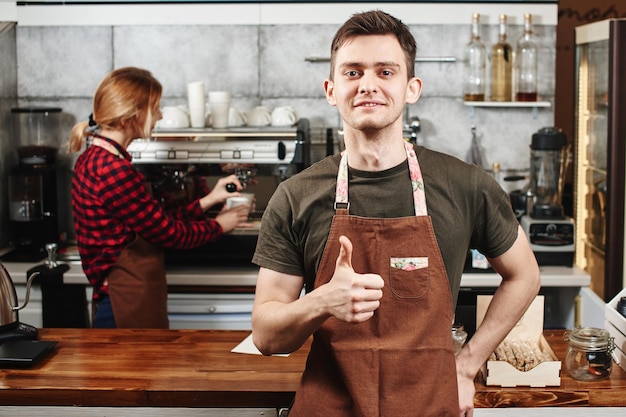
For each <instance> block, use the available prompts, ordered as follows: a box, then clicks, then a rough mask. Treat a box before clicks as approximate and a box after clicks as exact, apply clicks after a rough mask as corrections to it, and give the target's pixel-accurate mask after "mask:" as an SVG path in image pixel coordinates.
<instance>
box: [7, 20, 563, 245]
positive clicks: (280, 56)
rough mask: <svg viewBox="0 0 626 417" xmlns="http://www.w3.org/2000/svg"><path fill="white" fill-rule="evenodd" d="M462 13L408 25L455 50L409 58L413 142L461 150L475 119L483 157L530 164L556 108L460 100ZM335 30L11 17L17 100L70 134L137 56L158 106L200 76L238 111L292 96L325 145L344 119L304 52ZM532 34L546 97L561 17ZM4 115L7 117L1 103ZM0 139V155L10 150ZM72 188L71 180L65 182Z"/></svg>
mask: <svg viewBox="0 0 626 417" xmlns="http://www.w3.org/2000/svg"><path fill="white" fill-rule="evenodd" d="M469 20H470V18H469V16H468V24H467V25H411V30H412V32H413V33H414V35H415V37H416V40H417V43H418V55H419V56H422V57H439V56H446V57H455V58H456V59H457V61H456V62H452V63H449V62H446V63H431V62H428V63H417V64H416V73H417V74H418V75H419V76H420V77H421V78H422V80H423V82H424V90H423V93H422V97H421V98H420V100H419V101H418V103H416V104H414V105H412V106H411V107H410V109H409V114H410V115H411V116H419V118H420V120H421V126H422V127H421V132H420V135H419V138H418V142H419V143H420V144H424V145H426V146H428V147H430V148H433V149H436V150H441V151H443V152H446V153H450V154H452V155H455V156H457V157H459V158H461V159H465V156H466V154H467V152H468V150H469V148H470V144H471V130H470V129H471V126H472V125H475V126H476V128H477V133H478V137H479V145H480V147H481V148H482V151H483V157H484V161H485V165H486V166H487V167H489V166H491V164H492V163H493V162H499V163H500V164H501V166H502V167H503V169H523V168H526V167H527V161H528V159H529V148H528V145H529V143H530V140H531V136H532V133H534V132H535V131H537V130H538V129H539V128H541V127H544V126H551V125H552V124H553V111H552V108H551V107H548V108H540V109H537V110H536V111H533V110H532V109H528V108H523V109H517V108H497V109H493V108H477V109H474V110H472V109H470V108H468V107H466V106H465V105H464V104H463V102H462V99H461V90H462V87H461V75H462V72H463V64H462V61H461V57H462V53H463V47H464V45H465V44H466V42H467V41H468V37H469ZM337 28H338V26H337V25H325V24H311V25H306V24H305V25H234V26H232V25H184V26H182V25H181V26H176V25H168V26H150V25H137V26H23V27H20V26H17V28H16V44H17V47H16V55H17V74H18V76H17V95H18V100H19V105H20V106H30V105H45V106H56V107H61V108H63V110H64V116H65V117H64V120H65V125H64V132H66V134H69V131H70V129H71V127H72V125H73V123H75V122H76V121H81V120H86V119H87V116H88V115H89V113H90V112H91V98H92V95H93V93H94V91H95V89H96V87H97V85H98V83H99V81H100V80H101V79H102V78H103V77H104V75H105V74H106V73H108V72H109V71H111V70H112V69H114V68H118V67H122V66H128V65H133V66H139V67H143V68H146V69H149V70H150V71H152V72H153V74H154V75H155V76H156V77H157V78H158V79H159V80H160V81H161V83H162V84H163V87H164V97H163V100H162V106H166V105H177V104H185V102H186V84H187V83H188V82H190V81H197V80H202V81H204V82H205V84H206V86H207V90H228V91H230V92H231V93H232V95H233V105H234V106H236V107H240V108H242V109H244V110H248V109H250V108H252V107H254V106H256V105H266V106H268V107H275V106H279V105H291V106H293V107H294V108H295V109H296V111H297V112H298V114H299V115H300V116H301V117H306V118H308V119H309V120H310V121H311V126H312V129H313V131H312V133H313V139H314V141H317V142H319V143H322V142H323V140H324V139H325V130H326V128H327V127H332V128H339V127H340V126H339V124H340V121H339V117H338V114H337V112H336V110H335V108H334V107H331V106H330V105H329V104H328V103H327V102H326V99H325V98H324V93H323V89H322V82H323V80H324V78H326V77H327V75H328V71H329V64H328V63H327V62H321V63H316V62H309V61H307V60H306V58H307V57H328V56H329V55H330V52H329V49H330V42H331V40H332V37H333V35H334V33H335V31H336V30H337ZM496 32H497V28H496V26H495V25H483V26H482V27H481V34H482V38H483V40H484V42H485V44H486V45H491V44H492V43H493V42H495V40H496ZM535 32H536V36H537V40H538V44H539V51H540V59H539V62H540V64H539V65H540V68H539V74H540V77H541V78H540V80H539V94H540V96H541V97H540V98H541V99H542V100H547V101H552V100H553V97H554V76H555V75H554V68H555V54H556V50H555V48H556V47H555V45H556V39H555V37H556V27H555V26H551V25H544V26H537V27H536V28H535ZM520 34H521V26H519V25H513V26H510V27H509V39H510V40H509V42H510V43H511V44H514V42H515V40H516V39H517V37H518V36H519V35H520ZM2 50H4V47H3V49H2ZM3 58H4V57H3ZM3 61H4V59H3ZM3 74H4V72H3ZM2 114H3V115H4V116H3V118H6V117H7V116H6V114H7V111H6V109H3V110H2ZM3 125H4V123H3ZM0 130H2V129H0ZM0 135H6V133H3V132H0ZM3 143H6V141H5V140H3V141H2V142H1V143H0V155H4V152H5V151H4V150H3V147H4V145H3ZM63 152H64V151H62V152H61V156H60V157H61V160H62V161H64V162H63V163H64V164H65V165H66V168H67V172H66V173H65V174H64V175H65V176H66V177H67V178H69V176H70V175H71V164H72V161H73V158H72V157H69V156H67V155H65V156H64V155H62V154H63ZM68 190H69V185H68V189H67V190H63V188H61V190H60V191H61V193H63V192H67V191H68ZM4 196H5V194H3V198H4ZM68 196H69V193H68ZM66 200H67V201H68V203H67V207H66V208H65V210H61V212H63V211H65V213H66V217H67V219H66V220H65V222H66V223H67V224H66V225H64V226H65V227H66V228H69V229H71V227H70V226H68V225H70V224H71V212H70V210H69V197H68V198H67V199H66ZM2 207H4V205H3V206H2ZM0 214H1V213H0ZM3 217H4V216H3ZM69 229H68V230H69ZM70 236H71V230H70Z"/></svg>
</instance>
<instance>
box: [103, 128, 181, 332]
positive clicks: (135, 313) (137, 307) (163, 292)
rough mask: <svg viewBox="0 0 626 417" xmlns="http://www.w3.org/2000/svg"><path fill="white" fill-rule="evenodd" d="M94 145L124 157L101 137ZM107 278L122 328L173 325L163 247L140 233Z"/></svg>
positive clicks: (116, 322)
mask: <svg viewBox="0 0 626 417" xmlns="http://www.w3.org/2000/svg"><path fill="white" fill-rule="evenodd" d="M93 145H95V146H99V147H101V148H104V149H106V150H107V151H109V152H110V153H112V154H113V155H116V156H118V157H119V158H123V156H122V155H121V154H120V152H119V151H118V150H117V149H116V148H115V147H114V146H113V145H111V144H110V143H108V142H106V141H105V140H102V139H101V138H95V139H94V140H93ZM106 281H107V283H108V286H109V297H110V300H111V308H112V309H113V317H114V318H115V324H116V326H117V327H118V328H146V329H147V328H154V329H168V328H169V319H168V317H167V279H166V277H165V257H164V255H163V252H162V251H161V250H160V249H159V248H157V247H156V246H154V245H153V244H151V243H149V242H147V241H146V240H144V239H143V238H141V237H140V236H139V235H137V236H136V237H135V240H133V241H132V242H131V243H129V244H128V245H127V246H126V247H125V248H124V249H123V250H122V252H121V254H120V256H119V258H118V259H117V261H116V262H115V265H113V268H112V269H111V271H110V272H109V274H108V275H107V279H106Z"/></svg>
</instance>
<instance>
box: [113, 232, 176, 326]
mask: <svg viewBox="0 0 626 417" xmlns="http://www.w3.org/2000/svg"><path fill="white" fill-rule="evenodd" d="M107 282H108V284H109V296H110V298H111V308H112V309H113V317H115V324H116V325H117V327H118V328H154V329H167V328H169V320H168V318H167V280H166V278H165V261H164V256H163V252H162V251H161V250H160V249H158V248H157V247H156V246H154V245H152V244H150V243H148V242H146V241H145V240H144V239H142V238H141V237H140V236H137V237H136V238H135V240H134V241H133V242H131V243H130V244H129V245H128V246H126V247H125V248H124V249H123V250H122V253H121V254H120V257H119V258H118V259H117V262H116V263H115V265H114V266H113V268H112V269H111V272H109V275H108V276H107Z"/></svg>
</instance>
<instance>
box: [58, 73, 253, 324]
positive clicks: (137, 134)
mask: <svg viewBox="0 0 626 417" xmlns="http://www.w3.org/2000/svg"><path fill="white" fill-rule="evenodd" d="M161 94H162V87H161V84H160V83H159V82H158V81H157V80H156V79H155V78H154V77H153V76H152V74H151V73H150V72H148V71H146V70H143V69H139V68H134V67H127V68H120V69H117V70H115V71H112V72H111V73H109V74H108V75H107V76H106V77H105V78H104V80H103V81H102V82H101V83H100V85H99V86H98V89H97V90H96V93H95V97H94V101H93V114H92V115H91V116H90V117H89V122H87V121H85V122H81V123H78V124H76V125H75V126H74V128H73V129H72V132H71V135H70V139H69V143H68V150H69V151H70V152H79V151H83V147H84V145H85V138H86V137H90V138H91V146H89V147H88V148H86V149H84V151H83V152H82V153H81V154H80V155H79V157H78V159H77V160H76V164H75V168H74V176H73V178H72V208H73V211H74V223H75V230H76V241H77V245H78V251H79V253H80V257H81V263H82V267H83V271H84V272H85V275H86V276H87V278H88V279H89V282H90V283H91V284H92V285H93V286H94V291H93V305H94V306H95V312H94V322H93V327H119V328H167V327H169V321H168V318H167V282H166V279H165V263H164V255H163V252H162V250H161V248H178V249H187V248H194V247H197V246H200V245H203V244H205V243H208V242H211V241H215V240H217V239H218V238H219V237H220V236H221V235H222V234H223V233H226V232H229V231H231V230H233V229H234V228H235V227H237V226H238V225H242V224H245V222H246V221H247V214H248V207H246V206H239V207H235V208H232V209H227V208H222V210H221V211H220V212H219V214H218V215H217V216H216V217H215V218H208V217H207V215H206V212H207V210H209V208H211V207H213V206H215V205H218V204H222V203H224V202H225V200H226V199H227V198H228V197H231V196H233V195H240V193H239V190H241V189H242V188H243V187H242V184H241V183H240V182H239V180H238V179H237V176H236V175H229V176H228V177H225V178H221V179H220V180H218V181H217V184H216V185H215V187H214V188H213V190H212V191H210V192H208V193H207V194H206V195H204V196H202V197H201V198H198V199H196V200H194V201H193V202H191V203H190V204H188V205H186V206H183V207H179V208H178V209H177V210H175V211H171V212H169V211H168V212H166V211H165V210H164V208H163V207H162V206H161V205H160V204H159V202H158V201H157V200H155V199H154V198H153V197H152V195H151V194H150V193H149V192H148V190H147V189H146V187H145V185H144V184H145V182H146V179H145V178H144V176H143V175H142V174H141V173H140V172H139V171H138V170H137V169H136V167H135V166H134V165H133V164H132V163H131V162H132V157H131V155H130V154H129V153H128V152H127V151H126V148H127V147H128V145H129V144H130V142H131V141H132V140H133V139H135V138H149V137H150V136H151V133H152V129H154V126H155V123H156V122H157V120H159V119H160V118H161V113H160V110H159V105H160V100H161ZM229 183H234V184H235V186H236V191H235V192H234V193H231V192H228V191H227V190H226V185H227V184H229Z"/></svg>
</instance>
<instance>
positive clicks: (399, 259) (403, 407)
mask: <svg viewBox="0 0 626 417" xmlns="http://www.w3.org/2000/svg"><path fill="white" fill-rule="evenodd" d="M406 150H407V157H408V158H409V171H410V174H411V182H412V185H413V191H414V200H415V209H416V216H411V217H403V218H383V219H379V218H363V217H357V216H351V215H349V213H348V209H344V208H338V209H337V210H336V214H335V216H334V217H333V222H332V225H331V229H330V233H329V235H328V241H327V243H326V247H325V249H324V254H323V255H322V260H321V263H320V267H319V270H318V273H317V276H316V280H315V287H318V286H320V285H322V284H324V283H326V282H328V281H329V280H330V278H331V277H332V275H333V272H334V270H335V263H336V259H337V257H338V255H339V249H340V245H339V236H341V235H345V236H347V237H348V238H349V239H350V240H351V241H352V243H353V245H354V250H353V256H352V265H353V267H354V270H355V271H356V272H359V273H378V274H380V275H381V276H382V277H383V280H384V282H385V287H384V289H383V297H382V300H381V304H380V307H379V308H378V310H376V312H375V314H374V316H373V317H372V318H371V319H370V320H368V321H366V322H363V323H359V324H350V323H346V322H343V321H340V320H337V319H335V318H332V317H331V318H330V319H328V320H327V321H326V322H325V323H324V325H323V326H322V327H321V328H320V329H319V330H318V331H317V332H316V333H315V334H314V339H313V343H312V346H311V351H310V353H309V357H308V360H307V365H306V369H305V371H304V373H303V376H302V379H301V382H300V386H299V388H298V390H297V392H296V397H295V401H294V404H293V407H292V408H291V411H290V414H289V415H290V417H311V416H324V417H328V416H333V417H336V416H359V417H361V416H364V417H365V416H367V417H369V416H394V417H395V416H402V417H408V416H416V417H417V416H419V417H430V416H432V417H443V416H458V415H459V405H458V404H459V403H458V390H457V379H456V363H455V356H454V352H453V346H452V338H451V325H452V320H453V311H452V297H451V294H450V286H449V284H448V279H447V273H446V270H445V267H444V264H443V260H442V257H441V253H440V252H439V246H438V244H437V240H436V237H435V233H434V230H433V227H432V222H431V219H430V217H429V216H428V215H427V213H426V205H425V202H426V200H425V195H424V187H423V181H422V177H421V171H420V170H419V164H418V163H417V158H416V156H415V152H414V150H413V147H412V146H411V145H410V144H407V146H406ZM344 190H345V191H344ZM347 202H348V201H347V159H346V155H344V156H343V158H342V163H341V165H340V169H339V174H338V182H337V197H336V203H347ZM348 207H349V206H348Z"/></svg>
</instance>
